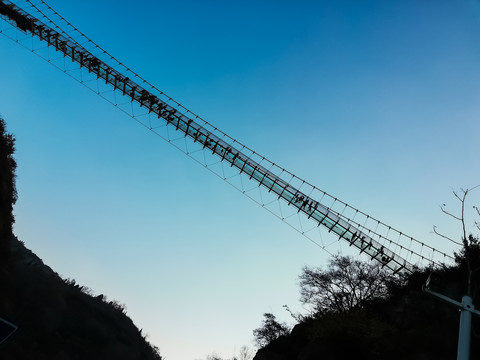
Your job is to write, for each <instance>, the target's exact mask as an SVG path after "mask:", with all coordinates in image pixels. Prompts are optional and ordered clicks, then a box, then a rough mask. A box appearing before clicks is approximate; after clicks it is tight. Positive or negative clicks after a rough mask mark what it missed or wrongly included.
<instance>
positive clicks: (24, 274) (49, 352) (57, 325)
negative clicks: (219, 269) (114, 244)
mask: <svg viewBox="0 0 480 360" xmlns="http://www.w3.org/2000/svg"><path fill="white" fill-rule="evenodd" d="M13 144H14V140H13V137H12V136H10V135H8V134H6V133H5V123H4V121H3V120H2V119H0V167H1V172H0V193H1V194H0V317H2V318H3V319H5V320H7V321H9V322H11V323H14V324H16V325H18V326H19V328H18V330H17V331H16V332H15V333H14V334H13V335H12V336H11V337H9V338H8V339H7V340H6V341H5V342H4V343H2V344H0V359H2V360H23V359H25V360H33V359H35V360H42V359H49V360H55V359H58V360H67V359H79V360H86V359H89V360H90V359H115V360H118V359H120V360H121V359H145V360H161V359H162V358H161V356H160V355H159V353H158V349H157V348H155V347H152V346H151V345H150V344H149V343H148V341H146V339H145V337H144V336H142V334H141V331H139V330H138V328H137V327H136V326H135V325H134V324H133V322H132V320H131V319H130V318H129V317H128V316H127V315H126V313H125V310H124V309H123V308H122V306H121V305H119V304H118V303H116V302H107V301H106V300H105V298H104V297H103V296H97V297H93V296H91V295H90V294H89V289H88V288H84V287H82V286H79V285H77V284H75V281H74V280H63V279H62V278H61V277H60V276H59V275H58V274H57V273H55V271H53V270H52V269H51V268H49V267H48V266H46V265H45V264H44V263H43V261H42V260H41V259H40V258H38V257H37V256H36V255H35V254H34V253H32V252H31V251H30V250H28V249H27V248H26V247H25V246H24V244H23V243H22V242H21V241H19V240H18V239H17V238H16V237H15V236H14V235H13V233H12V224H13V216H12V206H13V203H14V202H15V199H16V192H15V183H14V178H15V176H14V171H15V166H16V165H15V162H14V160H13V157H12V154H13V149H14V147H13ZM72 256H73V254H72Z"/></svg>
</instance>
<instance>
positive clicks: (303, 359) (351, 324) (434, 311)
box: [254, 236, 480, 360]
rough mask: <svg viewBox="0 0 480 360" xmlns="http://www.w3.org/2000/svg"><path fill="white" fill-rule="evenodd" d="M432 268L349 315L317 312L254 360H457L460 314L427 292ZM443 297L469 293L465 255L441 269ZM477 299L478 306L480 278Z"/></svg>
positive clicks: (478, 331)
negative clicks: (426, 285) (424, 288)
mask: <svg viewBox="0 0 480 360" xmlns="http://www.w3.org/2000/svg"><path fill="white" fill-rule="evenodd" d="M470 244H471V260H472V269H477V270H478V269H480V247H479V243H478V238H474V237H473V236H470ZM430 272H431V270H418V271H417V272H416V273H414V274H412V275H411V276H410V277H409V278H408V280H407V281H406V283H404V284H397V285H396V286H393V287H392V288H391V289H390V291H389V295H388V297H386V298H383V299H375V300H373V301H371V302H370V303H369V304H368V305H367V306H364V307H361V308H355V309H351V310H349V311H345V312H341V313H339V312H335V311H329V312H325V313H321V314H315V315H313V316H311V317H309V318H306V319H304V320H303V321H301V322H300V324H297V325H296V326H295V327H294V328H293V330H292V331H291V332H290V334H289V335H286V336H280V337H279V338H277V339H276V340H274V341H272V342H270V343H269V344H268V345H267V346H265V347H264V348H262V349H260V350H259V351H258V352H257V354H256V356H255V358H254V360H318V359H322V360H334V359H335V360H344V359H345V360H346V359H356V360H363V359H365V360H367V359H390V360H397V359H398V360H404V359H409V360H430V359H431V360H439V359H445V360H447V359H456V355H457V339H458V329H459V319H460V315H459V310H458V309H456V308H454V307H453V306H451V305H449V304H446V303H443V302H441V301H439V300H438V299H436V298H434V297H432V296H431V295H428V294H426V293H425V292H423V291H422V285H424V284H425V280H426V279H427V277H428V276H429V274H430ZM435 272H436V273H437V275H438V276H439V278H440V279H441V280H440V283H441V287H440V288H438V289H436V290H437V291H439V292H440V293H442V294H445V295H447V296H449V297H450V298H453V299H455V300H457V301H460V302H461V298H462V296H463V295H465V293H466V283H467V282H466V279H467V265H466V259H465V255H464V254H458V255H457V256H456V264H455V265H452V266H450V267H445V268H443V269H436V270H435ZM472 289H473V292H472V295H473V301H474V305H475V306H476V308H478V307H479V305H480V304H479V301H478V292H479V289H480V280H479V276H478V272H476V273H474V277H473V281H472ZM471 359H480V319H478V318H475V317H473V319H472V338H471Z"/></svg>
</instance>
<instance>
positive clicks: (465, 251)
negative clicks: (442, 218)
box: [433, 185, 480, 296]
mask: <svg viewBox="0 0 480 360" xmlns="http://www.w3.org/2000/svg"><path fill="white" fill-rule="evenodd" d="M478 187H480V185H477V186H474V187H473V188H471V189H460V192H458V191H455V190H453V191H452V192H453V195H454V196H455V198H456V199H457V200H458V201H459V202H460V213H459V214H454V213H453V212H451V211H448V210H447V209H446V205H445V204H442V205H441V206H440V209H441V210H442V212H443V213H444V214H445V215H447V216H449V217H451V218H453V219H455V220H457V221H459V222H460V224H461V226H462V239H461V242H459V241H456V240H454V239H452V238H451V237H449V236H446V235H444V234H442V233H440V232H439V231H438V230H437V227H436V226H433V232H434V233H435V234H437V235H438V236H440V237H442V238H444V239H447V240H449V241H451V242H452V243H454V244H457V245H460V246H462V251H461V252H460V254H461V255H462V256H464V257H465V259H466V262H467V271H468V279H467V295H469V296H470V295H471V292H472V274H473V273H474V272H475V271H477V270H479V269H472V261H471V260H472V259H471V250H472V249H471V248H472V247H478V239H475V237H473V235H469V236H467V223H466V216H465V204H466V199H467V195H468V194H469V193H470V192H471V191H472V190H474V189H476V188H478ZM473 209H474V210H475V212H476V214H477V215H478V216H480V210H479V208H478V206H475V205H474V206H473ZM473 224H474V226H475V227H476V228H477V229H479V230H480V222H478V221H474V222H473ZM455 255H456V259H459V258H460V257H459V255H458V254H455Z"/></svg>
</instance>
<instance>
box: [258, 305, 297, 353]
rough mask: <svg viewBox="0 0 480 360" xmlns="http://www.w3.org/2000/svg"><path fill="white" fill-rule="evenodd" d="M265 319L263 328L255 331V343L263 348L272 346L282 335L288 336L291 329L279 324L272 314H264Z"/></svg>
mask: <svg viewBox="0 0 480 360" xmlns="http://www.w3.org/2000/svg"><path fill="white" fill-rule="evenodd" d="M263 316H264V317H265V319H264V320H263V324H262V326H260V327H259V328H257V329H255V330H253V336H254V338H255V343H256V344H257V346H258V347H260V348H262V347H265V346H267V345H268V344H270V343H271V342H272V341H273V340H275V339H278V338H279V337H280V336H282V335H288V334H289V333H290V328H289V327H288V325H287V324H285V323H279V322H278V321H277V319H276V318H275V315H273V314H270V313H265V314H263Z"/></svg>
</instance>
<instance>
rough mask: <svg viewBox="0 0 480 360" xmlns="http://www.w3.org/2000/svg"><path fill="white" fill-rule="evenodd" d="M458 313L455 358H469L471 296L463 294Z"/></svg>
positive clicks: (461, 359) (467, 359) (466, 359)
mask: <svg viewBox="0 0 480 360" xmlns="http://www.w3.org/2000/svg"><path fill="white" fill-rule="evenodd" d="M462 305H463V306H462V309H461V314H460V330H459V333H458V352H457V360H470V327H471V324H472V312H471V311H472V310H473V309H474V307H473V304H472V298H471V297H470V296H467V295H465V296H464V297H463V298H462Z"/></svg>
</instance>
